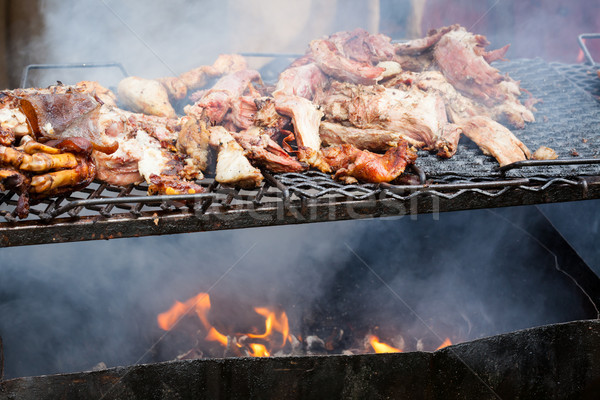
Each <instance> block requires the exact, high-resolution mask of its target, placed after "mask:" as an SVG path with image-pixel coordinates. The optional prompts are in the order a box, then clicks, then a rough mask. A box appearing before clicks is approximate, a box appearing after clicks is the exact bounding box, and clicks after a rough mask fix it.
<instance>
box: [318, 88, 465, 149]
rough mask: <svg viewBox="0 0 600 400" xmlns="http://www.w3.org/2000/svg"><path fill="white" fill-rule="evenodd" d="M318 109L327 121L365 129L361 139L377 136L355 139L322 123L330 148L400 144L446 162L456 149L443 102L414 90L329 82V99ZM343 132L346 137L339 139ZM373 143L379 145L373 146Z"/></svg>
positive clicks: (455, 136)
mask: <svg viewBox="0 0 600 400" xmlns="http://www.w3.org/2000/svg"><path fill="white" fill-rule="evenodd" d="M321 106H322V109H323V111H324V113H325V119H326V120H327V121H328V122H336V123H339V124H342V125H345V126H350V127H355V128H359V129H366V131H365V132H366V133H365V136H368V134H369V133H368V132H371V133H372V134H374V135H376V136H378V137H379V138H376V137H364V138H361V137H360V136H361V135H360V133H358V132H356V131H353V130H347V129H343V128H341V129H336V128H335V126H334V125H326V126H325V127H324V129H323V130H322V132H323V133H324V134H325V136H324V138H327V140H328V142H327V143H330V144H339V143H350V144H353V145H355V146H357V147H359V148H362V149H373V150H380V149H382V148H386V146H388V147H389V146H395V145H396V143H398V142H399V141H400V140H406V141H408V142H409V143H410V144H411V145H413V146H415V147H417V148H420V149H425V150H430V151H436V152H437V154H438V155H439V156H441V157H446V158H447V157H451V156H452V155H453V154H454V153H455V152H456V148H457V146H458V140H459V138H460V129H459V128H458V127H457V126H456V125H454V124H451V123H450V122H448V117H447V115H446V109H445V104H444V101H443V99H442V98H441V97H440V96H439V95H437V94H436V93H433V92H426V91H423V90H420V89H419V88H417V87H410V88H408V90H400V89H391V88H385V87H383V86H362V85H352V84H343V83H335V84H332V87H331V89H330V95H329V96H326V97H324V98H323V99H321ZM344 134H350V135H349V136H346V137H342V135H344ZM336 136H337V139H336V138H335V137H336ZM379 139H384V140H385V142H383V143H381V142H380V143H379V144H377V143H376V141H378V140H379Z"/></svg>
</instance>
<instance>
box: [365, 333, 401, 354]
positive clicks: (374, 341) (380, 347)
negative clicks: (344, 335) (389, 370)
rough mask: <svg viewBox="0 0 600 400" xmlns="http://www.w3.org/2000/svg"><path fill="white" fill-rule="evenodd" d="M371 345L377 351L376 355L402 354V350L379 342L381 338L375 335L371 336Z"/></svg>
mask: <svg viewBox="0 0 600 400" xmlns="http://www.w3.org/2000/svg"><path fill="white" fill-rule="evenodd" d="M369 344H370V345H371V347H373V350H375V353H401V352H402V350H400V349H397V348H395V347H392V346H390V345H389V344H385V343H382V342H380V341H379V338H378V337H377V336H375V335H371V336H369Z"/></svg>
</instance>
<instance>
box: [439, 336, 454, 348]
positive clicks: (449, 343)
mask: <svg viewBox="0 0 600 400" xmlns="http://www.w3.org/2000/svg"><path fill="white" fill-rule="evenodd" d="M451 345H452V342H451V341H450V338H446V340H444V342H443V343H442V344H440V346H439V347H438V348H437V349H436V350H439V349H443V348H444V347H448V346H451Z"/></svg>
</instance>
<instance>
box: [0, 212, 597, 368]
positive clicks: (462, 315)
mask: <svg viewBox="0 0 600 400" xmlns="http://www.w3.org/2000/svg"><path fill="white" fill-rule="evenodd" d="M501 214H502V213H501ZM506 218H508V220H507V219H506ZM522 218H531V212H528V211H527V209H522V210H521V211H519V212H506V211H505V212H504V216H503V215H500V216H498V215H497V214H496V213H490V212H487V211H474V212H463V213H448V214H442V215H440V217H439V220H435V219H434V218H432V217H431V216H420V217H419V218H418V219H416V220H413V219H410V218H400V219H391V220H386V219H383V220H381V219H376V220H361V221H344V222H331V223H323V224H309V225H300V226H285V227H273V228H255V229H247V230H237V231H222V232H207V233H195V234H183V235H175V236H162V237H147V238H136V239H117V240H110V241H98V242H84V243H70V244H53V245H43V246H34V247H30V248H7V249H4V250H3V261H2V268H1V269H0V315H2V318H1V319H0V335H1V336H2V337H3V340H4V348H5V359H6V361H5V363H6V376H7V377H15V376H24V375H37V374H48V373H60V372H69V371H80V370H88V369H90V368H92V367H93V366H94V365H96V364H97V363H100V362H104V363H105V364H106V365H108V366H116V365H129V364H132V363H135V362H138V361H140V360H141V361H144V362H150V361H157V360H156V359H154V358H152V357H153V351H152V350H151V348H152V346H153V345H154V344H155V342H156V340H157V339H158V338H159V337H160V335H161V334H162V332H161V331H160V330H159V329H158V327H157V325H156V315H157V314H158V313H160V312H163V311H165V310H167V309H168V308H169V307H170V306H171V305H172V304H173V302H174V301H175V300H179V301H184V300H186V299H188V298H190V297H192V296H194V295H195V294H197V293H199V292H203V291H208V292H209V293H210V295H211V299H212V302H213V304H215V305H216V304H227V305H228V308H231V307H232V306H235V305H239V306H240V308H241V309H242V310H251V307H254V306H279V307H281V308H283V309H284V310H286V311H287V312H288V314H289V315H290V321H291V329H292V332H294V333H296V334H302V335H303V336H304V335H306V334H311V333H317V334H320V333H322V332H327V330H326V329H325V330H323V329H322V328H319V327H318V325H319V324H321V325H323V324H325V325H326V327H327V328H331V326H332V324H334V325H335V326H337V327H339V328H342V329H345V330H346V331H347V332H349V330H350V329H354V330H356V332H366V331H367V330H368V329H370V328H375V327H379V328H380V329H381V330H382V331H386V332H394V333H395V334H401V335H403V336H404V337H405V340H406V341H407V343H408V344H411V343H412V345H413V346H414V340H416V339H420V338H424V337H425V338H429V341H430V342H431V343H432V346H437V345H439V343H437V340H438V336H439V337H445V336H451V337H452V338H453V339H456V338H459V339H460V340H469V339H473V338H476V337H480V336H486V335H491V334H496V333H500V332H509V331H513V330H516V329H521V328H526V327H530V326H537V325H541V324H545V323H554V322H559V321H567V320H572V319H578V318H587V317H589V315H588V314H587V313H588V311H586V310H587V309H586V308H585V307H583V308H582V306H581V303H582V302H583V301H582V296H581V293H579V292H578V291H577V290H575V289H574V287H573V285H572V284H571V283H570V282H569V281H568V280H565V279H564V276H562V275H561V274H560V273H557V272H556V271H555V270H554V258H553V256H552V254H550V253H548V251H546V250H545V249H543V248H541V247H540V246H539V245H538V244H537V243H536V241H535V240H533V239H531V237H530V236H529V234H527V233H524V232H522V231H520V230H519V229H517V228H515V226H514V225H513V222H510V221H511V219H513V220H515V219H516V220H519V219H522ZM517 222H518V221H517ZM307 321H308V322H307ZM302 323H308V326H301V325H302ZM311 331H312V332H311ZM165 340H168V338H167V339H165ZM411 340H412V342H410V341H411ZM182 350H183V349H182ZM147 352H148V354H147ZM144 354H146V356H145V357H142V356H143V355H144Z"/></svg>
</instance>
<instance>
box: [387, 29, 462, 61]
mask: <svg viewBox="0 0 600 400" xmlns="http://www.w3.org/2000/svg"><path fill="white" fill-rule="evenodd" d="M459 28H460V25H451V26H445V27H443V28H440V29H432V30H430V31H429V32H428V33H427V36H425V37H424V38H419V39H413V40H409V41H407V42H403V43H398V44H396V45H395V48H394V50H395V53H396V54H399V55H410V56H415V55H419V54H423V53H425V52H427V51H429V50H431V49H432V48H433V46H434V45H436V44H437V42H439V41H440V39H441V38H442V36H444V35H445V34H446V33H448V32H450V31H453V30H456V29H459Z"/></svg>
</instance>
